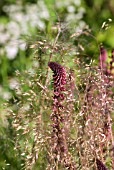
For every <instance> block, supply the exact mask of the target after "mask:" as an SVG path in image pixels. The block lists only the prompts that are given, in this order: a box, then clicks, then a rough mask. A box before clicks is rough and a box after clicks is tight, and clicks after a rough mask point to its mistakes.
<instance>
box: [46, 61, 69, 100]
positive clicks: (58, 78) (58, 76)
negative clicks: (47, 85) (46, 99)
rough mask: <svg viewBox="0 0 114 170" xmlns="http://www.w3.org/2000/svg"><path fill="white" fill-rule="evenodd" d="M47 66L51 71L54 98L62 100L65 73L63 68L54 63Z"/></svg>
mask: <svg viewBox="0 0 114 170" xmlns="http://www.w3.org/2000/svg"><path fill="white" fill-rule="evenodd" d="M48 66H49V67H50V68H51V70H52V71H53V73H54V74H53V86H54V98H59V97H60V98H61V99H64V95H63V94H61V92H62V91H64V90H65V88H64V85H65V84H66V71H65V68H64V67H63V66H61V65H60V64H58V63H56V62H48Z"/></svg>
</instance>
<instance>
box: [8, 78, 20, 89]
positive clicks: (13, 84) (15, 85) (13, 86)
mask: <svg viewBox="0 0 114 170" xmlns="http://www.w3.org/2000/svg"><path fill="white" fill-rule="evenodd" d="M9 87H10V89H11V90H13V89H17V88H18V87H19V83H18V81H17V79H15V78H11V79H10V80H9Z"/></svg>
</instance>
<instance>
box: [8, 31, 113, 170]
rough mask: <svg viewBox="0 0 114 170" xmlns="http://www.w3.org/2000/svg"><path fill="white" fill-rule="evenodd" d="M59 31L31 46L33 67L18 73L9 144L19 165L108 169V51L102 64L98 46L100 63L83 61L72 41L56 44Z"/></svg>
mask: <svg viewBox="0 0 114 170" xmlns="http://www.w3.org/2000/svg"><path fill="white" fill-rule="evenodd" d="M60 33H61V32H60V30H59V31H58V34H57V37H56V38H55V41H54V43H53V44H51V43H50V42H48V41H47V40H45V41H44V40H42V41H40V43H38V42H37V44H35V45H33V46H32V47H35V48H36V58H34V59H33V67H32V68H31V70H26V71H24V73H23V74H22V73H21V74H20V73H19V72H17V76H18V81H19V86H18V87H17V89H16V91H15V100H14V101H13V108H12V111H11V114H10V115H11V116H12V126H13V128H14V131H15V148H14V149H15V150H16V153H17V154H18V156H20V159H21V165H22V169H33V170H34V169H37V170H38V169H47V170H50V169H52V170H55V169H56V170H57V169H61V170H62V169H74V170H75V169H76V170H85V169H86V170H90V169H96V170H97V169H98V170H99V167H103V166H104V165H103V164H106V166H107V167H108V168H109V169H110V170H112V169H113V161H114V156H113V150H112V147H113V132H112V127H111V126H112V124H111V113H112V112H113V90H112V88H113V71H112V70H113V51H112V56H111V60H110V62H109V63H107V60H106V58H107V54H106V50H105V49H104V48H103V47H100V57H99V63H98V64H97V65H96V64H95V63H94V62H93V61H91V62H90V63H89V64H86V63H85V62H84V60H82V59H80V57H79V56H78V55H77V54H76V53H74V51H75V49H76V50H77V48H76V47H75V46H73V47H71V44H70V45H69V44H67V43H68V42H66V44H63V45H62V47H61V42H59V36H60ZM70 43H71V42H70ZM37 45H38V46H37ZM70 53H71V54H72V55H71V54H70ZM60 55H61V57H60ZM58 61H59V62H58ZM34 63H35V65H34ZM59 63H62V64H59ZM36 65H37V67H35V66H36ZM48 66H49V67H50V68H51V70H52V71H53V83H51V79H52V78H51V75H52V73H51V71H50V70H49V67H48ZM109 70H110V71H109ZM52 89H53V90H52ZM96 160H97V161H96ZM98 160H99V161H98ZM102 162H103V164H102ZM104 168H105V166H104ZM105 169H106V168H105Z"/></svg>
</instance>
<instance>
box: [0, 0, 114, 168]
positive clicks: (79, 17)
mask: <svg viewBox="0 0 114 170" xmlns="http://www.w3.org/2000/svg"><path fill="white" fill-rule="evenodd" d="M12 5H14V7H13V8H14V9H13V10H14V11H13V12H12V11H11V10H10V6H12ZM32 5H34V6H36V8H34V7H33V8H30V7H32ZM19 7H21V9H18V8H19ZM41 7H42V10H44V11H43V12H44V13H43V12H42V10H40V8H41ZM34 9H35V10H36V11H35V10H34ZM30 10H31V13H30ZM46 11H47V14H48V15H47V16H46V15H45V12H46ZM18 13H20V14H21V13H22V14H23V16H25V15H26V17H25V18H27V15H28V19H26V29H27V30H26V31H25V32H24V31H23V30H24V29H22V28H23V27H24V26H23V25H21V24H23V23H24V22H25V20H24V18H23V17H21V18H20V20H21V21H16V18H14V17H15V16H16V15H18ZM32 14H34V15H33V18H32V16H31V15H32ZM35 15H37V16H38V18H39V20H38V21H37V19H36V21H35V20H34V17H35ZM43 15H44V16H43ZM30 16H31V17H30ZM32 20H33V21H34V23H31V21H32ZM59 21H60V23H61V25H62V29H63V32H62V33H61V35H60V38H59V40H58V44H59V46H60V47H64V50H63V49H62V50H58V52H57V53H56V52H55V53H54V59H53V60H55V61H58V62H61V63H62V62H63V61H64V64H66V66H67V67H72V68H73V67H74V65H73V62H72V61H73V60H72V59H71V58H73V56H74V54H73V52H74V51H72V52H71V51H70V50H69V52H68V46H70V47H71V46H73V47H75V48H74V50H76V51H77V53H78V52H79V53H80V55H79V56H80V59H81V60H82V62H85V63H86V64H88V63H90V61H91V60H95V63H97V62H98V55H99V45H100V44H101V43H102V44H103V45H104V46H105V48H107V49H108V53H109V55H110V51H111V49H112V48H113V47H114V1H113V0H93V1H91V0H58V1H54V0H19V1H17V0H4V1H0V30H2V31H1V33H0V39H1V40H0V51H1V52H0V104H1V106H0V169H5V170H18V169H19V170H20V169H21V166H20V165H21V164H22V163H24V161H23V160H21V159H20V157H19V153H17V151H15V150H14V144H15V140H14V139H15V135H16V134H15V131H14V129H13V127H12V126H11V122H12V118H11V117H9V116H8V115H9V113H8V111H7V109H6V106H5V104H6V102H7V101H8V102H9V103H10V104H11V107H12V104H13V105H14V107H15V103H14V101H13V98H16V100H20V98H19V96H18V97H17V94H15V90H14V86H16V85H18V83H19V82H21V81H22V80H25V79H26V81H27V82H28V80H30V79H31V81H33V78H34V77H33V78H31V77H32V74H33V73H36V74H37V75H39V76H40V78H39V81H41V82H45V74H46V70H45V68H47V62H48V60H49V54H50V50H47V51H46V53H45V51H44V52H43V51H42V50H40V49H39V48H38V46H37V45H36V44H37V41H42V40H46V42H47V46H48V45H50V44H53V42H54V41H55V37H56V35H57V24H58V23H59ZM11 22H12V23H13V24H15V23H16V24H17V25H18V27H19V30H20V31H19V33H18V36H14V35H15V34H16V32H18V30H15V28H14V32H15V34H14V35H13V31H12V33H10V31H9V28H10V26H9V25H10V23H11ZM37 23H38V24H39V25H38V26H37ZM32 24H33V25H32ZM10 29H11V28H10ZM88 30H89V31H88ZM74 33H79V36H76V37H74V39H72V38H71V39H69V35H72V34H74ZM6 35H8V38H7V37H6V40H4V37H5V36H6ZM12 36H14V39H13V38H12ZM20 40H22V43H24V42H26V47H25V48H20V46H19V43H20ZM9 42H11V43H12V44H13V46H14V47H15V46H16V48H17V52H16V54H15V55H14V57H13V58H10V57H8V53H7V52H6V46H7V45H8V44H9ZM48 42H49V43H48ZM34 44H35V45H36V46H35V48H30V46H31V45H34ZM63 44H64V45H63ZM70 47H69V48H70ZM65 48H66V49H65ZM9 50H10V49H9ZM65 50H66V51H65ZM64 54H65V55H66V54H67V55H66V57H65V59H64V58H62V57H60V56H64ZM36 56H38V58H37V57H36ZM69 56H70V58H69ZM35 57H36V58H35ZM34 58H35V59H34ZM37 59H38V60H39V61H38V63H37ZM39 63H40V65H38V64H39ZM17 70H18V71H19V72H21V74H22V75H21V76H20V77H18V78H17V77H16V73H15V72H16V71H17ZM25 70H27V71H28V72H29V73H30V77H26V76H28V74H27V75H26V73H25ZM77 70H78V68H77ZM77 70H76V73H75V74H77ZM81 72H83V67H82V70H81ZM35 78H37V79H38V77H35ZM27 79H28V80H27ZM16 83H17V84H16ZM33 83H35V82H33ZM13 84H14V86H13ZM50 86H51V85H49V89H50V88H51V87H50ZM29 88H30V87H28V85H26V86H25V85H23V87H22V91H25V92H26V91H28V90H30V89H29ZM35 88H36V91H37V90H38V89H37V87H35ZM40 90H41V89H40V88H39V91H38V92H37V95H39V99H40ZM31 95H32V94H31ZM23 100H25V99H23ZM43 102H45V101H43ZM50 103H51V101H50ZM38 104H39V106H37V109H38V107H40V103H38ZM44 105H45V103H44ZM50 105H51V104H50ZM13 109H14V108H13ZM15 109H16V108H15ZM40 109H41V108H39V110H40ZM42 109H43V108H42ZM47 112H50V110H49V109H48V111H47ZM43 113H44V120H45V121H47V118H45V114H47V113H45V111H43ZM7 117H8V119H7ZM44 128H46V127H44ZM22 142H23V141H22ZM19 152H21V151H19ZM41 162H43V160H42V156H41ZM38 164H39V163H38ZM41 164H42V167H43V163H41ZM43 168H45V166H44V167H43ZM39 169H40V168H39Z"/></svg>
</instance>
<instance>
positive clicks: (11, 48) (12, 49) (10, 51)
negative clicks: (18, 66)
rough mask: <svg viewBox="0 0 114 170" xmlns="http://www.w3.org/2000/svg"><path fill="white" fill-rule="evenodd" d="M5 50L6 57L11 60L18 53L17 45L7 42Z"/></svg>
mask: <svg viewBox="0 0 114 170" xmlns="http://www.w3.org/2000/svg"><path fill="white" fill-rule="evenodd" d="M5 51H6V56H7V58H8V59H10V60H13V59H14V58H15V57H16V55H17V53H18V47H17V45H11V44H8V45H6V47H5Z"/></svg>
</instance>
